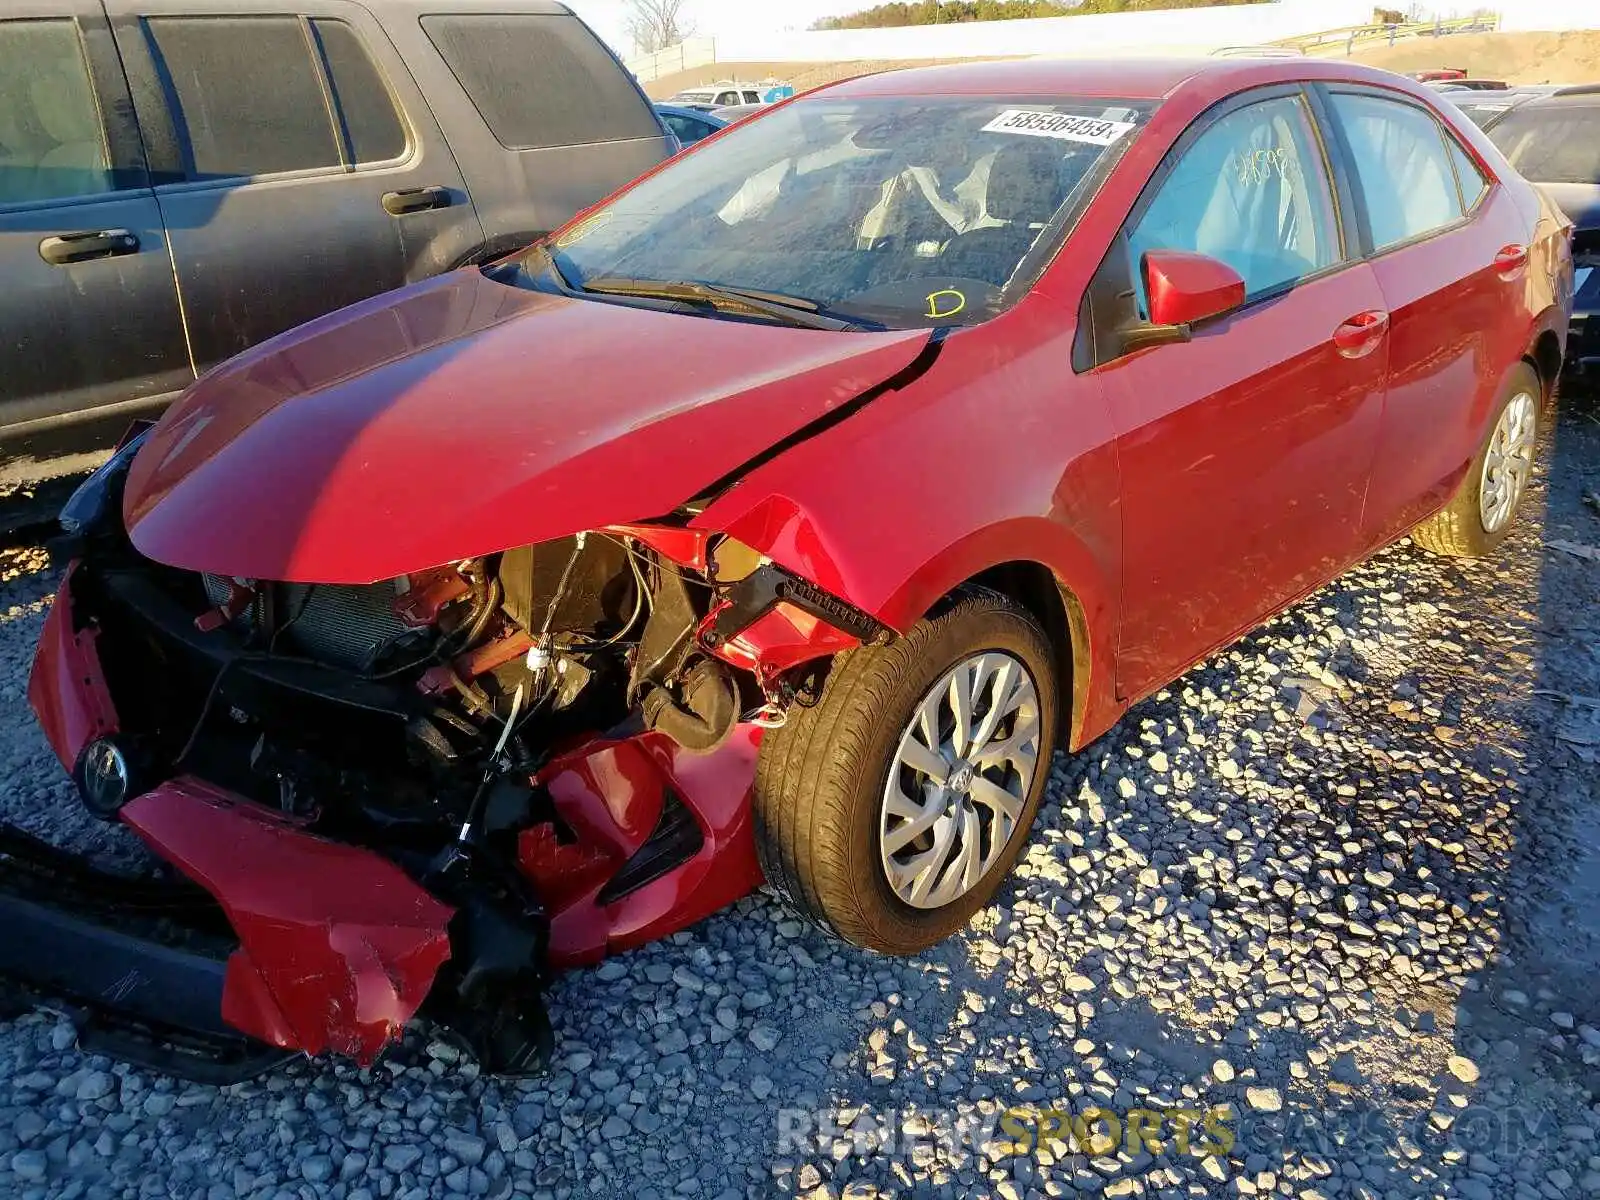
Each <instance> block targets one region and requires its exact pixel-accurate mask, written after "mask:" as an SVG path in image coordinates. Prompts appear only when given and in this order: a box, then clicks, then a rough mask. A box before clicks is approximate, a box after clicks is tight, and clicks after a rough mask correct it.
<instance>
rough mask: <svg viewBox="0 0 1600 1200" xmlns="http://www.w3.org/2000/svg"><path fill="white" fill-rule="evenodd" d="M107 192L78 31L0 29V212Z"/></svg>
mask: <svg viewBox="0 0 1600 1200" xmlns="http://www.w3.org/2000/svg"><path fill="white" fill-rule="evenodd" d="M111 190H112V176H111V170H110V163H109V160H108V157H107V153H106V139H105V129H104V126H103V125H102V123H101V120H100V108H99V105H98V103H97V102H96V100H95V94H94V89H93V87H92V86H91V84H90V82H89V67H88V64H87V62H86V61H85V59H84V56H83V46H82V44H81V43H80V42H79V40H78V28H77V25H76V24H75V23H74V22H72V21H61V20H48V21H0V204H25V203H30V202H37V201H42V200H59V199H64V198H66V197H69V196H85V195H96V194H99V193H102V192H109V191H111Z"/></svg>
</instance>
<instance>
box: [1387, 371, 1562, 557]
mask: <svg viewBox="0 0 1600 1200" xmlns="http://www.w3.org/2000/svg"><path fill="white" fill-rule="evenodd" d="M1543 395H1544V391H1543V388H1542V387H1541V385H1540V383H1539V376H1538V375H1537V374H1535V372H1534V370H1533V368H1532V367H1530V366H1528V364H1527V363H1523V364H1522V365H1521V366H1520V367H1519V368H1518V369H1517V370H1516V371H1515V372H1513V373H1512V376H1511V381H1510V383H1509V384H1508V385H1507V386H1506V389H1505V392H1504V394H1503V395H1502V396H1501V399H1500V407H1499V410H1498V412H1496V414H1495V419H1494V423H1493V424H1492V425H1491V426H1490V427H1489V436H1488V438H1487V439H1485V441H1484V443H1483V446H1482V447H1481V448H1480V449H1479V450H1478V454H1477V457H1476V458H1474V459H1473V460H1472V465H1471V466H1470V467H1469V468H1468V469H1467V477H1466V478H1465V479H1463V480H1462V481H1461V486H1460V487H1459V488H1458V489H1457V490H1456V494H1455V495H1454V496H1453V497H1452V498H1451V500H1450V503H1449V504H1448V505H1446V506H1445V507H1444V509H1443V510H1441V511H1440V512H1438V513H1436V514H1434V515H1433V516H1432V517H1429V518H1428V519H1427V520H1426V521H1424V522H1423V523H1422V524H1421V525H1418V526H1417V527H1416V529H1414V530H1413V531H1412V533H1411V537H1412V540H1413V541H1415V542H1416V543H1417V545H1419V546H1421V547H1422V548H1423V549H1425V550H1431V551H1433V552H1434V553H1435V554H1448V555H1450V556H1451V557H1453V558H1481V557H1482V556H1483V555H1485V554H1489V553H1490V552H1492V551H1493V550H1494V548H1495V547H1496V546H1498V545H1499V544H1500V543H1501V542H1503V541H1505V539H1506V535H1507V534H1509V533H1510V532H1511V524H1512V521H1513V520H1514V519H1515V518H1516V515H1517V510H1518V509H1519V508H1520V507H1521V506H1522V500H1523V497H1524V496H1525V495H1526V494H1527V491H1528V484H1529V482H1530V481H1531V480H1532V478H1533V464H1534V456H1535V454H1536V453H1537V452H1538V447H1539V411H1540V405H1541V401H1542V398H1543Z"/></svg>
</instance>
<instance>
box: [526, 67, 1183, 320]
mask: <svg viewBox="0 0 1600 1200" xmlns="http://www.w3.org/2000/svg"><path fill="white" fill-rule="evenodd" d="M1150 108H1151V106H1150V105H1148V104H1140V103H1128V102H1116V101H1104V100H1081V99H1064V98H1059V97H1058V98H1055V99H1051V100H1045V101H1040V100H1022V99H999V98H995V99H976V98H972V97H927V96H916V97H890V98H874V99H864V100H829V99H826V98H825V97H818V98H817V99H815V100H807V101H801V102H800V103H797V104H791V105H789V106H788V107H786V108H782V109H776V110H774V111H773V112H771V113H769V114H768V115H766V116H764V117H762V118H761V120H759V121H753V122H751V123H749V124H748V125H743V126H735V127H733V128H732V129H730V130H729V131H727V132H725V133H724V134H723V135H722V136H721V137H720V138H718V139H717V140H716V141H714V142H709V143H707V144H706V145H705V146H703V147H701V148H699V149H696V150H695V151H694V152H693V153H691V154H687V155H685V156H684V157H683V158H681V159H679V160H677V161H675V162H674V163H672V164H671V165H670V166H668V167H667V168H665V169H664V170H662V171H661V172H660V173H658V174H657V175H655V176H653V177H651V178H649V179H646V180H644V181H643V182H641V183H639V184H638V185H637V186H635V187H633V188H631V189H630V190H628V191H627V192H625V193H624V194H623V195H621V196H620V197H618V198H617V200H616V201H615V202H614V203H613V204H612V205H611V206H610V207H609V208H606V209H603V210H602V211H600V212H598V213H595V214H593V215H591V216H590V217H588V218H586V219H585V220H583V221H580V222H578V223H576V224H575V225H573V226H571V227H569V228H568V229H567V230H565V231H563V232H561V233H559V234H558V235H556V236H555V237H554V238H552V239H551V240H550V241H549V242H548V243H546V246H545V248H544V249H540V248H535V249H534V250H532V251H530V252H529V254H528V255H527V256H525V257H524V259H523V260H522V263H521V270H520V272H519V274H518V277H517V278H516V279H515V280H514V282H518V283H520V284H522V285H523V286H560V287H563V288H566V289H570V290H574V291H578V292H582V291H583V290H584V289H585V288H586V286H587V285H589V284H591V283H592V284H594V286H595V290H596V291H601V290H605V289H606V288H610V289H611V291H613V292H615V291H616V290H617V287H616V285H617V282H618V281H621V280H631V281H636V282H637V281H646V280H650V281H670V282H674V283H680V284H681V283H684V282H690V283H693V284H696V285H709V286H710V287H711V288H720V289H740V290H743V291H745V292H752V291H755V292H760V293H762V294H763V295H765V296H767V297H768V298H782V299H800V300H803V301H804V303H805V306H806V308H807V309H808V311H809V312H812V313H824V314H827V315H829V316H831V317H838V318H841V319H842V320H844V321H847V322H850V323H851V324H853V325H855V326H857V327H862V328H874V327H875V328H885V327H887V328H912V327H921V326H932V325H951V324H974V323H977V322H979V321H982V320H985V319H987V318H988V317H991V316H993V315H994V314H995V313H997V312H999V311H1000V310H1001V309H1002V308H1003V307H1005V306H1006V305H1008V304H1009V303H1011V302H1013V301H1014V300H1015V299H1016V298H1017V297H1018V296H1019V295H1020V294H1021V293H1022V292H1024V291H1026V289H1027V288H1028V287H1029V286H1031V284H1032V282H1033V280H1034V279H1035V278H1037V275H1038V272H1039V271H1040V270H1042V269H1043V266H1044V264H1045V262H1047V261H1048V258H1049V255H1050V254H1051V253H1052V252H1053V251H1054V249H1055V247H1056V246H1058V245H1060V242H1061V239H1062V237H1063V236H1064V234H1065V227H1066V224H1067V222H1068V219H1069V218H1070V217H1072V216H1074V215H1075V213H1076V209H1077V207H1078V205H1079V202H1080V201H1081V200H1082V199H1083V198H1084V197H1086V196H1087V195H1089V194H1090V193H1091V192H1092V189H1093V186H1094V184H1095V183H1096V181H1097V180H1098V178H1099V177H1100V175H1101V173H1102V172H1103V168H1104V165H1105V164H1107V163H1108V162H1109V160H1110V159H1111V158H1112V157H1113V156H1114V155H1115V154H1116V153H1118V152H1119V151H1120V150H1121V148H1122V147H1123V146H1125V145H1126V144H1127V143H1128V142H1129V141H1131V140H1132V138H1133V137H1134V136H1136V133H1137V131H1138V129H1139V127H1140V126H1141V125H1142V124H1143V123H1144V122H1145V120H1146V119H1147V118H1148V116H1149V113H1150ZM546 251H547V252H548V257H547V253H546ZM552 259H553V260H554V265H555V267H556V268H557V270H556V271H554V272H552V271H551V270H550V269H549V267H550V263H551V260H552ZM680 291H681V289H680ZM643 295H644V293H642V292H641V291H640V290H639V289H637V288H635V289H633V295H632V296H631V297H630V299H629V302H634V303H641V302H645V301H644V300H643V299H641V297H642V296H643ZM693 311H696V312H698V313H701V314H702V315H707V316H710V315H719V310H717V309H715V308H709V309H708V308H707V307H706V306H704V305H702V306H699V307H696V308H694V309H693ZM720 315H724V316H725V315H728V314H727V313H721V314H720ZM746 315H748V314H746Z"/></svg>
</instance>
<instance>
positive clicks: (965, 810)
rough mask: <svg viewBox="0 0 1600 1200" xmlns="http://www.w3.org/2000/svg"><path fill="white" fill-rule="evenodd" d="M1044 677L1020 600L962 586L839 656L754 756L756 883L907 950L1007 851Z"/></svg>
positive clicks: (942, 922)
mask: <svg viewBox="0 0 1600 1200" xmlns="http://www.w3.org/2000/svg"><path fill="white" fill-rule="evenodd" d="M1055 721H1056V680H1055V676H1054V671H1053V666H1052V657H1051V653H1050V645H1049V642H1048V640H1047V638H1046V637H1045V634H1044V631H1043V630H1042V629H1040V628H1039V625H1038V623H1037V622H1036V621H1035V620H1034V619H1033V617H1032V616H1031V615H1029V614H1028V613H1027V612H1026V611H1024V610H1023V609H1021V608H1019V607H1017V606H1016V605H1014V604H1012V603H1011V602H1010V601H1009V600H1007V599H1006V598H1005V597H1003V596H1000V595H998V594H996V593H993V592H988V591H983V590H979V589H972V590H970V591H968V592H966V593H964V594H963V595H962V596H961V597H960V598H959V599H958V600H957V601H956V603H954V604H953V605H951V607H950V608H949V609H947V610H946V611H944V612H943V613H940V614H939V615H937V616H935V617H933V618H930V619H928V620H924V621H921V622H919V623H918V624H917V625H916V626H915V627H914V628H913V629H912V630H911V631H910V632H909V633H908V634H907V635H906V636H905V637H903V638H900V639H898V640H897V641H896V642H894V643H893V644H892V645H889V646H883V647H862V648H861V649H858V650H855V651H852V652H850V653H848V654H845V655H841V656H840V658H839V659H838V661H837V662H836V663H835V664H834V667H833V670H832V672H831V673H830V674H829V677H828V679H827V682H826V684H825V685H824V687H823V690H822V695H821V697H820V699H819V701H818V703H817V704H816V706H815V707H813V708H809V709H808V708H794V709H792V710H791V711H790V715H789V720H788V723H787V724H786V725H785V726H784V727H783V728H782V729H780V730H775V731H774V732H772V733H771V734H769V735H768V736H767V739H766V741H765V743H764V744H763V745H762V748H761V758H760V761H759V763H758V765H757V772H756V789H755V820H756V834H757V847H758V849H759V851H760V854H761V863H762V868H763V870H764V871H765V873H766V876H767V881H768V882H769V883H771V884H772V885H773V886H774V887H775V888H777V889H778V890H779V891H780V892H781V893H783V895H784V896H785V897H786V898H787V899H788V900H789V902H790V903H791V904H792V905H793V906H794V907H795V908H797V909H799V910H800V911H801V912H802V913H803V914H805V915H806V916H808V917H810V918H811V919H813V920H814V921H816V922H818V923H819V924H821V925H823V926H824V927H826V928H829V929H831V930H833V931H834V932H835V933H837V934H838V935H839V936H841V937H843V938H845V939H846V940H847V941H850V942H853V943H854V944H856V945H858V946H862V947H865V948H867V949H871V950H878V951H881V952H883V953H887V954H911V953H915V952H916V951H919V950H922V949H925V948H926V947H928V946H930V945H932V944H933V943H935V942H937V941H940V940H941V939H943V938H944V937H946V936H948V935H949V934H950V933H952V932H954V931H955V930H957V929H959V928H960V927H961V926H963V925H965V924H966V922H967V921H968V920H969V919H970V918H971V916H972V914H973V913H974V912H976V911H977V910H978V909H979V908H980V907H982V906H983V905H984V904H985V903H986V902H987V901H988V900H989V898H990V897H991V896H992V895H993V894H994V891H995V889H996V888H997V887H998V886H999V885H1000V882H1001V881H1002V880H1003V879H1004V878H1005V875H1006V873H1007V871H1009V870H1010V868H1011V865H1012V864H1013V863H1014V862H1015V861H1016V858H1017V855H1018V854H1019V853H1020V852H1021V849H1022V846H1023V844H1024V843H1025V842H1026V839H1027V835H1028V830H1029V829H1030V827H1031V826H1032V824H1033V819H1034V815H1035V813H1037V811H1038V808H1039V801H1040V798H1041V796H1042V795H1043V793H1044V785H1045V781H1046V779H1047V778H1048V776H1049V773H1050V752H1051V749H1052V740H1053V739H1052V736H1051V735H1052V731H1053V730H1054V729H1055Z"/></svg>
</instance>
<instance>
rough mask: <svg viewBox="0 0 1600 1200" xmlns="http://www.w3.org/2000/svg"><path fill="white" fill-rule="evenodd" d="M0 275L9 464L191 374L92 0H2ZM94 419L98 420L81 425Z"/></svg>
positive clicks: (145, 403) (136, 407) (112, 55)
mask: <svg viewBox="0 0 1600 1200" xmlns="http://www.w3.org/2000/svg"><path fill="white" fill-rule="evenodd" d="M0 281H3V283H4V286H3V288H0V323H3V327H4V329H5V333H6V338H5V350H4V356H3V358H0V438H3V439H4V440H5V442H6V445H7V450H6V458H7V459H9V460H11V462H12V466H13V467H15V468H16V469H18V470H24V471H25V472H33V471H35V469H36V468H35V467H34V466H33V465H32V461H31V460H35V459H39V458H45V457H53V456H54V455H55V454H56V453H57V452H58V451H61V450H67V449H70V450H74V451H76V450H88V449H92V448H93V447H94V446H95V445H96V444H98V443H99V442H101V441H104V440H105V439H106V438H108V437H110V438H114V436H115V433H114V430H115V429H120V428H121V427H122V426H125V425H126V423H127V420H128V418H129V417H130V416H132V415H137V413H139V412H141V411H148V410H150V409H152V408H156V407H159V406H160V405H161V404H162V403H163V402H164V401H165V400H166V399H167V398H169V396H170V395H171V393H173V392H174V391H175V390H176V389H179V388H181V387H182V386H183V385H184V384H185V383H186V382H187V381H188V380H189V379H192V378H193V375H192V372H191V370H190V366H189V355H188V351H187V349H186V348H185V346H184V340H183V324H182V319H181V317H180V315H179V310H178V293H177V288H176V287H175V286H174V283H173V276H172V264H171V260H170V258H169V257H168V254H167V241H166V234H165V232H164V231H163V229H162V225H161V214H160V211H159V209H158V207H157V205H156V200H155V196H154V195H153V194H152V192H151V190H150V188H149V181H148V179H147V178H146V176H145V165H144V156H143V152H142V150H141V149H140V145H139V135H138V129H137V128H136V127H135V125H134V123H133V120H132V118H131V115H130V113H129V107H128V93H127V85H126V83H125V81H124V79H123V76H122V69H121V67H120V66H119V65H118V62H117V54H116V48H115V46H114V45H113V44H112V42H111V35H110V31H109V29H108V28H107V26H106V20H105V14H104V13H103V12H102V11H101V10H100V6H99V4H98V3H94V2H92V0H55V2H53V3H33V2H31V0H22V2H20V3H18V2H17V0H11V2H10V3H8V4H7V5H6V6H5V9H4V10H3V18H0ZM96 420H98V421H99V422H100V423H101V424H102V425H103V426H104V428H103V429H102V430H100V431H98V432H97V431H94V430H90V429H85V428H81V427H80V426H82V425H83V424H84V423H85V422H94V421H96ZM68 465H69V466H71V465H74V464H68ZM37 469H38V471H39V472H40V473H44V472H45V471H46V470H47V468H37ZM12 473H13V472H12V471H11V470H9V469H8V470H6V471H4V472H3V474H4V475H5V476H6V477H8V478H9V476H11V474H12Z"/></svg>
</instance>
